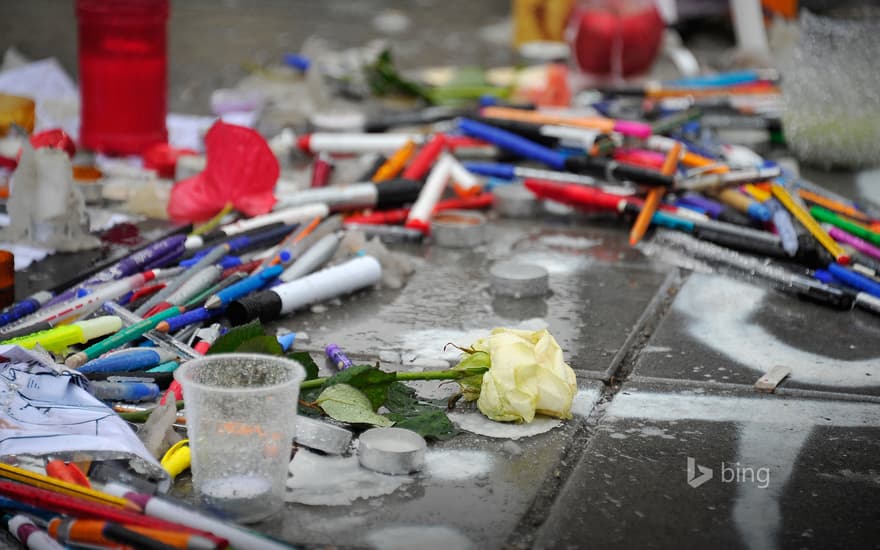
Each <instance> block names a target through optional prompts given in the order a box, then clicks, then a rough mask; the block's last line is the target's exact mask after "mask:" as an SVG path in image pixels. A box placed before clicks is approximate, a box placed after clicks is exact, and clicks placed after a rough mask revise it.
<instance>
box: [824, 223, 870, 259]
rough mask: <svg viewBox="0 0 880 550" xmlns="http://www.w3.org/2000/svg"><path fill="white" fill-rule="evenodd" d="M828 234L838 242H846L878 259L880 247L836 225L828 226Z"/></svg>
mask: <svg viewBox="0 0 880 550" xmlns="http://www.w3.org/2000/svg"><path fill="white" fill-rule="evenodd" d="M828 234H829V235H830V236H831V238H832V239H834V240H835V241H837V242H839V243H843V244H848V245H849V246H851V247H853V248H854V249H856V250H857V251H859V252H861V253H862V254H864V255H866V256H870V257H871V258H874V259H878V260H880V248H877V247H876V246H874V245H872V244H871V243H869V242H868V241H865V240H863V239H860V238H858V237H856V236H855V235H852V234H850V233H847V232H846V231H844V230H843V229H840V228H838V227H829V228H828Z"/></svg>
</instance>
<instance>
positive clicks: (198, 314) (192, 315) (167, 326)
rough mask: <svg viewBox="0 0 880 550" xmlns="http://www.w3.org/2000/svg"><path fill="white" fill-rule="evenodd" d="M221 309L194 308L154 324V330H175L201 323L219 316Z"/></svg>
mask: <svg viewBox="0 0 880 550" xmlns="http://www.w3.org/2000/svg"><path fill="white" fill-rule="evenodd" d="M223 311H224V310H223V308H222V307H219V308H213V309H207V308H205V307H200V308H196V309H194V310H192V311H187V312H186V313H183V314H181V315H177V316H174V317H169V318H168V319H166V320H165V321H162V322H161V323H159V324H158V325H156V330H157V331H158V332H160V333H168V332H176V331H178V330H180V329H182V328H184V327H186V326H189V325H193V324H196V323H203V322H205V321H207V320H209V319H213V318H214V317H219V316H220V315H221V314H222V313H223Z"/></svg>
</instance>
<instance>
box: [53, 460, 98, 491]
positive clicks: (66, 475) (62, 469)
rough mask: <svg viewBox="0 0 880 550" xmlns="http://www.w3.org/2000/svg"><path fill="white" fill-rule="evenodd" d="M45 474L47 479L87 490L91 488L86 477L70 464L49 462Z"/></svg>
mask: <svg viewBox="0 0 880 550" xmlns="http://www.w3.org/2000/svg"><path fill="white" fill-rule="evenodd" d="M46 474H47V475H48V476H49V477H54V478H55V479H60V480H61V481H66V482H68V483H73V484H75V485H80V486H82V487H85V488H87V489H91V488H92V484H91V483H89V479H88V478H87V477H86V475H85V474H84V473H83V472H82V470H80V469H79V467H78V466H77V465H76V464H74V463H72V462H71V463H69V464H68V463H66V462H64V461H63V460H57V459H56V460H50V461H49V462H48V463H46Z"/></svg>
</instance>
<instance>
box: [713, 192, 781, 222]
mask: <svg viewBox="0 0 880 550" xmlns="http://www.w3.org/2000/svg"><path fill="white" fill-rule="evenodd" d="M712 195H713V196H714V197H715V198H716V199H718V200H720V201H721V202H723V203H724V204H726V205H727V206H730V207H731V208H735V209H737V210H738V211H740V212H742V213H743V214H746V215H747V216H748V217H750V218H751V219H753V220H755V221H758V222H769V221H770V219H771V218H773V213H772V212H770V209H769V208H767V207H766V206H764V205H763V204H761V203H759V202H757V201H754V200H752V199H750V198H749V197H747V196H745V195H743V194H742V193H740V192H739V191H737V190H736V189H721V190H718V191H714V192H713V193H712Z"/></svg>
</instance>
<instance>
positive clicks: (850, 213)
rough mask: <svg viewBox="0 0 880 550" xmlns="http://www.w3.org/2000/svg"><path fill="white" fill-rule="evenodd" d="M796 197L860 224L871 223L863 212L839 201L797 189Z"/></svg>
mask: <svg viewBox="0 0 880 550" xmlns="http://www.w3.org/2000/svg"><path fill="white" fill-rule="evenodd" d="M797 193H798V196H800V198H802V199H804V200H805V201H807V202H811V203H813V204H815V205H817V206H822V207H824V208H827V209H828V210H831V211H832V212H837V213H838V214H841V215H844V216H847V217H850V218H853V219H855V220H858V221H860V222H862V223H869V222H870V221H871V218H870V216H868V215H867V214H865V213H864V212H861V211H859V210H858V209H856V208H855V207H854V206H851V205H849V204H844V203H842V202H840V201H836V200H834V199H830V198H828V197H823V196H822V195H820V194H818V193H814V192H813V191H810V190H808V189H798V190H797Z"/></svg>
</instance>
